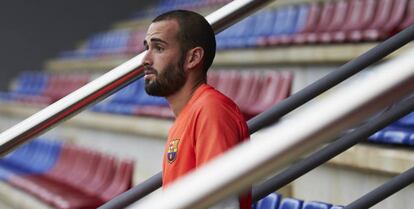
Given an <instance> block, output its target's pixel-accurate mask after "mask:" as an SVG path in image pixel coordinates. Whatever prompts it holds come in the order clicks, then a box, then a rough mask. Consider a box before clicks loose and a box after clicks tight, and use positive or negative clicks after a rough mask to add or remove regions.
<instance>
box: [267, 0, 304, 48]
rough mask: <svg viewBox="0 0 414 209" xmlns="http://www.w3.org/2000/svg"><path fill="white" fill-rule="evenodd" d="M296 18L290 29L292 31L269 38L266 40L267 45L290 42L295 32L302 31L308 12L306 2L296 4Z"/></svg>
mask: <svg viewBox="0 0 414 209" xmlns="http://www.w3.org/2000/svg"><path fill="white" fill-rule="evenodd" d="M297 7H298V10H297V18H296V22H295V23H294V27H293V30H292V33H290V34H282V35H280V36H275V37H271V38H269V40H268V42H269V45H275V44H289V43H291V42H292V38H293V36H294V35H295V34H297V33H298V32H300V31H303V29H304V27H305V24H306V21H307V18H308V14H309V5H308V4H300V5H298V6H297Z"/></svg>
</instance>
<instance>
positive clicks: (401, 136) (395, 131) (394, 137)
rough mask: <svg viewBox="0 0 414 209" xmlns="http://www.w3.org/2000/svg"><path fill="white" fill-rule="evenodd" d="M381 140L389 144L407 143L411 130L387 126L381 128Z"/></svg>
mask: <svg viewBox="0 0 414 209" xmlns="http://www.w3.org/2000/svg"><path fill="white" fill-rule="evenodd" d="M382 132H383V134H382V141H383V142H385V143H389V144H409V137H410V135H411V132H409V131H408V130H404V129H400V128H393V127H387V128H385V129H383V130H382Z"/></svg>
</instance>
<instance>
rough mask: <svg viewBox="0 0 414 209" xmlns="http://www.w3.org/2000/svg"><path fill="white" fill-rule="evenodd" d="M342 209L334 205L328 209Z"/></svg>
mask: <svg viewBox="0 0 414 209" xmlns="http://www.w3.org/2000/svg"><path fill="white" fill-rule="evenodd" d="M343 208H344V206H340V205H334V206H332V207H331V208H330V209H343Z"/></svg>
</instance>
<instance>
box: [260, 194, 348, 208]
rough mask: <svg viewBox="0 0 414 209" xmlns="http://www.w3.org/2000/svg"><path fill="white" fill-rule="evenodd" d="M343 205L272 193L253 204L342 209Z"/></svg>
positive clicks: (268, 206)
mask: <svg viewBox="0 0 414 209" xmlns="http://www.w3.org/2000/svg"><path fill="white" fill-rule="evenodd" d="M342 208H344V207H343V206H339V205H332V204H330V203H325V202H320V201H303V200H300V199H296V198H282V195H280V194H276V193H272V194H270V195H268V196H266V197H264V198H263V199H261V200H259V201H258V202H257V203H256V204H254V205H253V209H342Z"/></svg>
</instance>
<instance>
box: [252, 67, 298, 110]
mask: <svg viewBox="0 0 414 209" xmlns="http://www.w3.org/2000/svg"><path fill="white" fill-rule="evenodd" d="M265 75H266V78H265V81H263V82H264V83H265V85H263V88H261V91H260V92H258V93H257V94H258V98H260V99H257V100H255V104H254V105H250V106H249V107H248V108H247V109H246V112H247V113H248V114H249V115H257V114H259V113H261V112H263V111H265V110H267V109H268V108H270V107H272V106H273V105H275V104H276V103H278V102H280V101H281V100H283V99H285V98H287V97H288V96H289V95H290V90H291V86H292V80H293V75H292V74H291V73H289V72H276V71H273V72H272V71H270V72H266V73H265Z"/></svg>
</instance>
